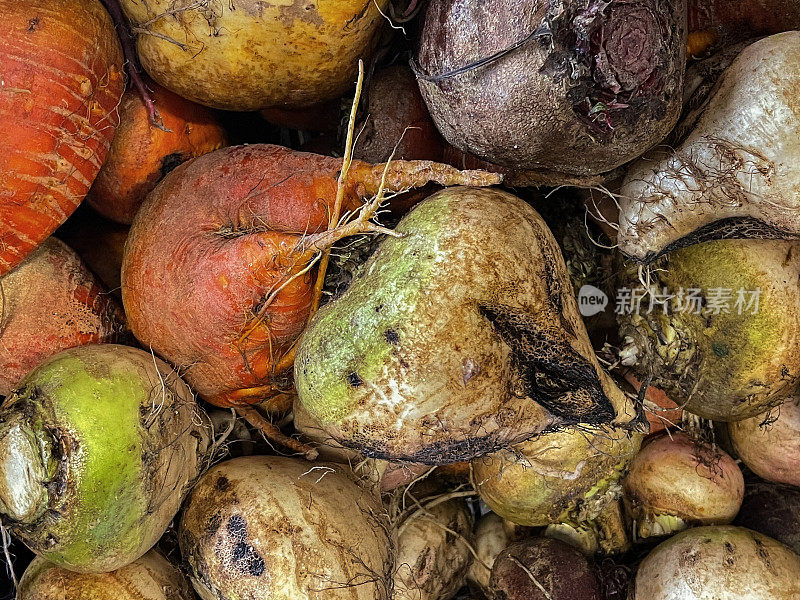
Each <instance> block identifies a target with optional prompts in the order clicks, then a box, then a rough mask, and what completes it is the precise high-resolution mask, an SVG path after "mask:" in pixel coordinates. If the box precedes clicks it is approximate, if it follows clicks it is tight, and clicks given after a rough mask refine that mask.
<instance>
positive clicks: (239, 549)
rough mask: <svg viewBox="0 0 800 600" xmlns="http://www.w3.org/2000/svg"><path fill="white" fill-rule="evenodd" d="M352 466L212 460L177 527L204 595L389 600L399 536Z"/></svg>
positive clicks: (214, 598) (217, 598)
mask: <svg viewBox="0 0 800 600" xmlns="http://www.w3.org/2000/svg"><path fill="white" fill-rule="evenodd" d="M346 470H347V467H344V466H341V465H334V464H320V465H316V468H314V469H310V468H309V464H308V463H307V462H305V461H299V460H294V459H290V458H283V457H274V456H248V457H242V458H236V459H233V460H229V461H227V462H224V463H221V464H219V465H217V466H215V467H214V468H212V469H211V470H210V471H209V472H208V473H207V474H206V475H205V476H204V477H203V479H201V480H200V482H199V483H198V484H197V486H196V487H195V489H194V491H193V492H192V494H191V496H190V497H189V500H188V502H187V504H186V507H185V510H184V513H183V517H182V519H181V524H180V527H179V530H178V541H179V543H180V547H181V554H182V555H183V558H184V560H185V562H186V563H187V564H188V567H189V577H190V579H191V581H192V584H193V585H194V588H195V591H196V592H197V593H198V594H199V595H200V597H201V598H202V599H203V600H239V599H240V598H248V599H250V600H266V599H270V600H274V599H291V600H306V599H308V600H339V599H348V600H388V598H389V587H388V582H389V580H390V579H391V575H390V573H391V570H392V560H391V558H390V554H391V550H392V545H393V540H392V538H391V537H390V535H389V533H388V527H387V524H386V523H385V522H384V521H383V517H382V516H381V515H382V513H383V509H382V508H381V507H380V505H379V504H378V502H377V500H375V499H374V498H373V497H372V495H371V494H370V493H368V492H366V491H363V490H362V489H361V488H359V487H358V486H357V485H356V484H355V483H353V482H352V481H351V480H350V479H349V478H348V476H347V475H346Z"/></svg>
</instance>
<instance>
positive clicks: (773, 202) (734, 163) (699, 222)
mask: <svg viewBox="0 0 800 600" xmlns="http://www.w3.org/2000/svg"><path fill="white" fill-rule="evenodd" d="M798 62H800V32H797V31H793V32H788V33H781V34H778V35H774V36H771V37H769V38H766V39H763V40H760V41H758V42H755V43H754V44H751V45H750V46H748V47H747V48H746V49H745V50H744V51H742V52H741V53H740V54H739V56H738V57H737V58H736V59H735V60H734V61H733V63H732V64H731V66H730V67H729V68H728V69H727V70H726V71H725V72H724V73H723V75H722V77H721V78H720V80H719V82H718V84H717V87H716V89H715V91H714V93H713V94H712V95H711V97H710V98H709V100H708V102H707V103H706V105H705V106H704V108H703V111H702V114H701V115H700V116H699V117H698V118H697V121H696V124H695V127H694V129H693V131H692V132H691V134H689V135H688V136H687V137H686V138H685V140H683V142H682V143H681V144H680V145H679V146H678V147H677V148H675V149H674V150H673V149H667V148H661V149H657V150H654V151H653V152H652V153H650V154H649V155H647V156H645V157H644V158H642V159H641V160H639V161H637V162H635V163H634V164H633V165H631V167H630V168H629V169H628V172H627V175H626V178H625V181H624V182H623V185H622V188H621V190H620V195H619V199H620V205H621V210H620V216H619V235H618V243H619V249H620V250H621V251H622V252H623V254H625V255H627V256H629V257H631V258H634V259H636V260H638V261H644V262H649V261H652V260H654V259H655V258H657V257H658V256H660V255H662V254H664V253H667V252H670V251H673V250H675V249H677V248H681V247H685V246H688V245H690V244H696V243H698V242H702V241H706V240H711V239H728V238H778V239H790V238H797V237H798V236H800V218H798V215H800V172H799V171H798V169H797V168H796V165H797V162H798V161H800V101H798V95H797V91H796V90H797V87H798V85H800V72H798V69H797V68H796V65H797V64H798ZM693 118H694V117H693Z"/></svg>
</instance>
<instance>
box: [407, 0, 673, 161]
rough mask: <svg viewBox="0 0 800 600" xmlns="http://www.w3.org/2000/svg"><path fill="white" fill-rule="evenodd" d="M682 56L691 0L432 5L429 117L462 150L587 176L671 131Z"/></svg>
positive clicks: (426, 83)
mask: <svg viewBox="0 0 800 600" xmlns="http://www.w3.org/2000/svg"><path fill="white" fill-rule="evenodd" d="M509 49H510V50H509ZM503 51H507V52H506V53H505V54H503V55H502V56H500V57H498V58H496V59H495V58H493V59H492V60H489V61H487V62H486V63H485V64H483V65H482V66H474V67H473V66H471V65H473V64H474V63H475V62H478V61H481V60H482V59H488V58H489V57H494V56H495V54H496V53H500V52H503ZM685 54H686V2H685V0H644V1H636V2H633V1H630V0H612V1H611V2H604V1H599V0H571V1H569V2H543V1H540V0H525V1H520V0H493V1H491V2H472V1H471V0H434V1H432V2H430V4H429V6H428V9H427V12H426V13H425V23H424V27H423V30H422V34H421V39H420V43H419V49H418V51H417V56H416V63H417V65H416V66H417V71H418V72H417V80H418V82H419V85H420V90H421V91H422V94H423V96H424V98H425V101H426V102H427V104H428V108H429V109H430V112H431V116H432V117H433V119H434V121H435V122H436V125H437V127H438V128H439V131H440V132H441V133H442V135H443V136H444V137H445V139H446V140H447V141H448V142H450V143H451V144H453V145H454V146H456V147H457V148H459V149H460V150H463V151H464V152H468V153H470V154H474V155H476V156H479V157H480V158H483V159H485V160H488V161H490V162H493V163H496V164H499V165H503V166H507V167H512V168H516V169H537V168H547V169H552V170H555V171H562V172H565V173H572V174H577V175H591V174H598V173H602V172H605V171H610V170H611V169H613V168H615V167H617V166H619V165H621V164H623V163H625V162H627V161H629V160H631V159H633V158H636V157H637V156H639V155H641V154H642V153H643V152H644V151H645V150H647V149H649V148H650V147H652V146H653V145H655V144H657V143H658V142H660V141H661V140H662V139H663V138H664V137H666V135H667V134H668V133H669V131H670V130H671V129H672V127H673V126H674V125H675V123H676V121H677V119H678V115H679V114H680V111H681V94H682V89H683V71H684V66H685Z"/></svg>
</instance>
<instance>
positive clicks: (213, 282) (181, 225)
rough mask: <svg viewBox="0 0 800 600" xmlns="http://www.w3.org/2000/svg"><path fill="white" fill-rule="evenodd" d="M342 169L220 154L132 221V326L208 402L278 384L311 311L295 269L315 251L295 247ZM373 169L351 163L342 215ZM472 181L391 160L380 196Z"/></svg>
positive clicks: (159, 194) (253, 399)
mask: <svg viewBox="0 0 800 600" xmlns="http://www.w3.org/2000/svg"><path fill="white" fill-rule="evenodd" d="M341 166H342V161H341V159H337V158H331V157H325V156H319V155H316V154H308V153H304V152H295V151H292V150H289V149H288V148H283V147H280V146H271V145H266V144H256V145H251V146H236V147H231V148H222V149H220V150H217V151H215V152H212V153H210V154H206V155H204V156H201V157H198V158H196V159H194V160H192V161H190V162H188V163H184V164H182V165H180V166H179V167H177V168H176V169H175V170H174V171H172V172H171V173H170V174H169V175H168V176H167V177H165V178H164V179H163V180H162V182H161V183H160V184H159V185H158V186H157V187H156V188H155V189H154V190H153V192H152V193H151V194H150V195H149V196H148V197H147V199H146V201H145V203H144V204H143V205H142V208H141V209H140V210H139V212H138V213H137V215H136V218H135V220H134V222H133V225H132V226H131V231H130V234H129V237H128V241H127V244H126V247H125V256H124V258H123V263H122V300H123V303H124V305H125V312H126V314H127V316H128V319H129V321H130V325H131V329H132V331H133V333H134V335H136V337H137V338H138V339H139V340H140V341H141V342H142V343H143V344H144V345H145V346H146V347H151V348H152V349H153V350H154V351H156V352H157V353H158V354H159V355H161V356H164V357H165V358H166V359H168V360H169V361H170V362H171V363H172V364H174V365H177V366H179V367H181V369H182V371H181V372H182V373H183V374H184V377H185V378H186V380H187V382H188V383H189V384H190V385H191V386H192V388H193V389H195V390H196V391H197V392H198V393H199V394H200V395H201V396H202V397H203V398H204V399H206V400H208V401H209V402H212V403H214V404H216V405H218V406H232V405H237V404H239V405H242V404H250V403H258V402H260V401H262V400H263V398H264V393H258V394H248V393H244V394H243V393H241V390H244V389H248V390H249V388H252V387H257V386H262V385H269V384H272V383H273V381H274V376H275V375H280V373H277V374H276V373H274V368H275V363H276V362H278V361H279V359H280V358H281V357H282V356H283V354H284V353H285V352H286V351H287V350H288V349H289V348H290V347H291V345H292V344H293V343H294V341H295V340H296V339H297V337H298V336H299V335H300V333H301V332H302V331H303V328H304V326H305V322H306V320H307V318H308V313H309V310H310V306H311V296H312V287H313V282H314V272H313V271H310V272H306V273H299V271H300V270H301V268H302V267H303V266H305V261H307V260H310V259H311V258H312V257H313V256H314V253H315V252H316V251H317V250H316V249H315V248H311V249H310V250H309V249H306V250H305V252H306V254H305V255H303V251H300V250H298V246H300V245H301V242H302V241H303V239H304V238H305V236H306V235H308V234H314V233H317V232H319V231H321V230H324V229H326V228H327V226H328V217H329V211H331V210H332V209H333V204H334V200H335V198H336V183H337V177H338V174H339V170H340V169H341ZM383 171H384V169H383V165H376V166H373V165H369V164H367V163H363V162H360V161H354V162H353V164H352V166H351V170H350V176H349V178H348V184H347V187H346V189H345V195H344V203H343V206H342V210H343V211H348V210H355V209H357V208H358V207H360V206H361V205H362V199H364V198H367V197H372V196H373V195H375V194H377V192H378V188H379V185H380V181H381V177H382V175H383ZM482 179H483V174H481V172H477V174H476V172H469V171H465V172H461V171H457V170H455V169H454V168H453V167H450V166H447V165H440V164H438V163H433V162H428V161H413V162H405V161H396V162H393V163H392V164H391V166H390V168H389V170H388V175H387V178H386V189H387V191H392V190H395V191H398V190H401V189H408V188H412V187H416V186H421V185H424V184H425V183H428V182H431V181H434V182H438V183H442V184H448V183H453V182H455V183H471V182H476V183H477V184H478V185H480V184H481V181H480V180H482ZM486 181H487V183H488V184H492V183H496V182H497V181H499V179H498V178H497V177H496V176H490V177H489V178H488V179H486ZM292 274H297V275H298V276H296V277H294V278H293V279H291V280H290V278H291V276H292ZM284 284H285V285H284ZM279 288H280V289H279ZM273 292H274V294H273ZM271 295H272V297H271Z"/></svg>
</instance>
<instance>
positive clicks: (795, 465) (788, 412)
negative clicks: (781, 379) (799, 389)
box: [728, 397, 800, 487]
mask: <svg viewBox="0 0 800 600" xmlns="http://www.w3.org/2000/svg"><path fill="white" fill-rule="evenodd" d="M728 433H729V434H730V439H731V443H732V444H733V447H734V449H735V450H736V453H737V454H738V455H739V457H740V458H741V459H742V460H743V461H744V463H745V464H746V465H747V466H748V467H749V469H750V470H751V471H753V473H755V474H756V475H758V476H759V477H761V478H762V479H766V480H767V481H774V482H775V483H786V484H789V485H794V486H798V487H800V398H799V397H792V398H789V399H788V400H787V401H786V402H784V403H783V404H781V405H780V406H777V407H775V408H773V409H772V410H770V411H769V412H767V413H764V414H760V415H757V416H755V417H751V418H750V419H743V420H741V421H737V422H735V423H728Z"/></svg>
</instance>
